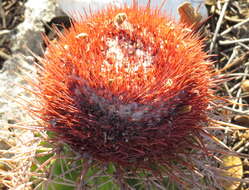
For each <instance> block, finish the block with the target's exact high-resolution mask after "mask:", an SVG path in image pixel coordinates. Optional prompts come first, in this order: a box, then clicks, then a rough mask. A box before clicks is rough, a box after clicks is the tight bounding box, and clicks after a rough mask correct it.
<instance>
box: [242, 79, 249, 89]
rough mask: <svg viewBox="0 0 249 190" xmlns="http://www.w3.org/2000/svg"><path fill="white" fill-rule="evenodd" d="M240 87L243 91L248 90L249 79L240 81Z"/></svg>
mask: <svg viewBox="0 0 249 190" xmlns="http://www.w3.org/2000/svg"><path fill="white" fill-rule="evenodd" d="M241 88H242V90H243V91H244V92H248V91H249V80H245V81H243V82H242V83H241Z"/></svg>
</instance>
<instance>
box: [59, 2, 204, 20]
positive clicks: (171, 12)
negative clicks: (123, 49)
mask: <svg viewBox="0 0 249 190" xmlns="http://www.w3.org/2000/svg"><path fill="white" fill-rule="evenodd" d="M132 1H133V0H58V2H59V6H60V7H61V9H62V10H63V11H64V12H65V13H67V14H68V15H69V16H71V17H72V18H74V19H75V20H77V21H80V19H82V18H83V17H82V15H83V16H84V10H85V11H86V12H89V10H90V9H91V11H92V12H95V11H98V10H101V9H103V8H105V7H106V6H108V5H110V4H112V5H115V6H121V5H122V4H124V3H126V4H127V5H131V4H132ZM162 1H163V0H151V5H152V7H159V6H160V5H161V3H162ZM138 2H139V4H140V5H146V4H147V2H148V0H138ZM184 2H190V3H191V4H192V6H193V7H194V8H197V9H198V10H199V12H200V13H201V15H202V17H203V19H206V18H207V17H208V14H207V9H206V7H205V0H166V3H165V4H164V6H163V7H162V11H163V12H164V13H166V14H167V15H168V16H171V17H172V18H174V19H176V20H179V15H178V12H177V8H178V6H179V5H181V4H182V3H184Z"/></svg>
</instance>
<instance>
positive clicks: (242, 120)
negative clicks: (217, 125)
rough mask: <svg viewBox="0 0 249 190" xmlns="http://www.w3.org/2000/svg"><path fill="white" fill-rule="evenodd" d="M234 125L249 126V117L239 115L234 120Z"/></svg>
mask: <svg viewBox="0 0 249 190" xmlns="http://www.w3.org/2000/svg"><path fill="white" fill-rule="evenodd" d="M233 120H234V123H235V124H237V125H242V126H245V127H247V126H249V116H248V115H237V116H235V117H234V118H233Z"/></svg>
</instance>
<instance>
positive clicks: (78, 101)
mask: <svg viewBox="0 0 249 190" xmlns="http://www.w3.org/2000/svg"><path fill="white" fill-rule="evenodd" d="M202 46H203V45H202V41H201V40H200V39H199V38H198V36H196V35H195V34H194V33H193V31H192V30H191V29H189V28H187V27H186V26H185V25H184V24H181V23H180V24H179V23H175V22H174V21H172V20H170V19H167V18H165V17H164V16H161V15H160V13H159V11H158V10H154V11H153V10H151V9H150V8H149V6H147V8H140V7H138V6H135V5H134V6H133V7H131V8H128V7H123V8H120V9H118V8H109V9H108V10H104V11H102V12H99V13H97V14H95V15H92V16H90V17H89V18H86V20H83V21H82V22H76V23H74V24H73V27H72V28H70V29H69V30H67V31H65V33H64V34H63V35H61V36H60V38H59V40H57V41H53V42H50V43H48V48H47V52H46V54H45V58H44V60H43V61H42V64H43V67H44V69H43V70H41V71H40V77H39V93H40V94H39V96H38V98H39V102H40V103H41V105H42V107H41V109H40V110H39V114H40V117H41V118H42V120H43V121H44V122H45V125H46V129H47V130H48V131H54V132H56V135H57V138H59V139H60V140H62V141H64V142H66V143H68V144H69V145H70V146H71V147H72V148H73V149H75V150H76V151H78V152H80V153H82V154H88V155H89V156H92V157H93V158H94V159H97V160H101V161H103V162H109V161H111V162H114V163H118V164H120V165H121V166H132V167H138V168H145V169H151V170H152V169H153V168H152V167H151V165H153V163H154V164H162V165H164V166H167V168H171V167H173V166H172V164H173V161H174V160H177V159H179V161H180V160H181V158H180V156H179V155H180V154H190V150H191V149H198V150H203V153H204V154H207V152H205V151H206V150H205V147H203V146H202V144H198V143H196V142H195V138H197V139H199V141H202V139H201V135H200V134H201V133H202V130H203V127H206V126H205V125H207V123H208V116H207V109H208V106H209V103H210V101H211V97H212V90H211V89H210V87H211V85H212V83H213V82H212V79H211V78H212V75H213V74H212V72H213V70H212V68H211V64H210V63H209V62H208V61H207V58H208V56H207V54H206V53H205V52H204V51H203V50H202ZM180 162H181V161H180ZM182 164H184V161H182ZM184 165H185V167H190V168H191V166H188V164H187V163H185V164H184ZM172 175H173V174H172ZM175 177H176V176H175Z"/></svg>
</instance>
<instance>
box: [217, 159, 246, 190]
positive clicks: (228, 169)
mask: <svg viewBox="0 0 249 190" xmlns="http://www.w3.org/2000/svg"><path fill="white" fill-rule="evenodd" d="M221 167H222V169H223V170H224V177H226V176H227V177H232V178H237V179H242V176H243V164H242V161H241V159H240V158H239V157H237V156H225V157H224V158H223V159H222V165H221ZM222 184H223V188H224V189H226V190H236V189H237V188H238V187H239V186H240V181H235V180H229V178H227V180H223V183H222Z"/></svg>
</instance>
